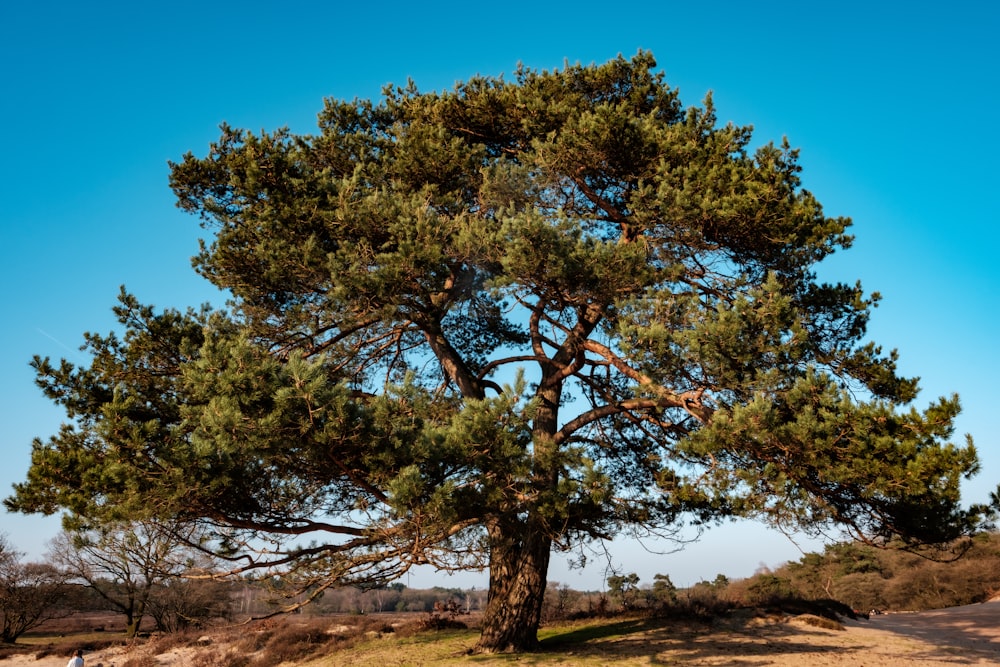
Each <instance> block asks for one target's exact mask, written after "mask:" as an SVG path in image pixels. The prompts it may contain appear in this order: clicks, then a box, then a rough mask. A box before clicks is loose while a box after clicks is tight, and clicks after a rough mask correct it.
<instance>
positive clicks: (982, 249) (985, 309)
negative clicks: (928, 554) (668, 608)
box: [0, 0, 1000, 588]
mask: <svg viewBox="0 0 1000 667" xmlns="http://www.w3.org/2000/svg"><path fill="white" fill-rule="evenodd" d="M338 4H339V3H333V2H325V3H320V2H315V3H309V2H297V1H289V2H282V3H264V2H238V3H237V2H211V1H205V2H198V3H191V2H171V3H169V4H168V3H148V5H147V3H102V2H94V3H77V2H72V3H71V2H45V1H44V0H41V1H39V2H34V3H31V5H30V6H29V5H28V4H27V3H24V2H8V3H4V5H3V8H0V62H2V63H3V66H2V69H0V77H2V81H3V88H2V91H0V121H2V128H3V132H4V137H3V149H4V159H3V160H0V195H2V207H0V233H2V239H0V271H2V279H3V285H4V287H5V290H4V292H3V297H2V298H3V303H2V305H3V308H2V311H0V312H2V319H3V325H2V326H0V493H3V494H4V495H6V494H7V493H8V492H9V489H10V485H11V484H13V483H15V482H17V481H20V480H21V479H23V477H24V474H25V471H26V470H27V466H28V460H29V452H30V443H31V440H32V438H33V437H36V436H41V437H43V438H44V437H48V435H50V434H52V433H54V432H55V431H56V430H57V428H58V425H59V423H60V421H61V414H60V413H59V412H58V411H57V410H56V409H55V407H54V406H52V405H50V404H48V403H47V402H46V401H45V400H44V399H43V397H42V396H41V394H40V392H39V391H38V390H37V389H36V388H35V386H34V384H33V374H32V372H31V370H30V368H29V367H28V362H29V361H30V359H31V357H32V355H34V354H39V355H42V356H51V357H53V358H56V359H58V358H61V357H66V358H68V359H70V360H73V361H83V359H82V357H81V355H80V354H79V352H77V348H78V347H79V344H80V343H81V342H82V334H83V332H84V331H96V332H106V331H108V330H109V329H110V328H111V327H112V325H113V318H112V316H111V312H110V308H111V306H112V305H113V303H114V300H115V296H116V294H117V292H118V286H119V285H121V284H125V285H126V286H127V287H128V288H129V289H130V290H131V291H132V292H134V293H135V294H136V295H137V296H138V297H139V298H140V300H142V301H144V302H147V303H153V304H156V305H157V306H159V307H166V306H172V307H186V306H188V305H196V304H199V303H201V302H204V301H208V300H215V301H218V300H219V299H218V297H217V295H216V294H215V292H214V291H213V288H212V287H211V286H210V285H209V284H208V283H206V282H204V281H202V280H201V279H200V278H198V276H196V275H195V274H194V272H193V271H192V270H191V268H190V260H189V258H190V256H191V255H193V254H194V252H195V251H196V249H197V239H198V238H199V236H201V235H202V231H201V230H200V229H199V228H198V225H197V221H196V220H195V219H193V218H191V217H189V216H185V215H183V214H182V213H181V212H180V211H178V210H177V209H176V208H175V207H174V202H173V198H172V195H171V193H170V191H169V189H168V187H167V173H168V170H167V160H171V159H172V160H177V159H179V158H180V157H181V156H182V155H183V154H184V153H185V152H187V151H193V152H194V153H196V154H204V152H205V150H206V148H207V146H208V143H209V142H210V141H212V140H213V139H215V138H217V136H218V131H217V128H218V125H219V123H221V122H222V121H226V122H228V123H230V124H232V125H235V126H238V127H246V128H250V129H254V130H259V129H262V128H263V129H274V128H276V127H279V126H284V125H287V126H289V127H290V128H291V129H292V130H293V131H297V132H310V131H312V129H313V128H314V127H315V115H316V113H317V112H318V111H319V110H320V108H321V106H322V100H323V98H324V97H336V98H353V97H377V96H378V95H379V94H380V91H381V89H382V86H383V85H384V84H386V83H405V82H406V80H407V78H412V79H413V80H414V81H415V82H416V83H417V85H418V86H419V87H420V88H421V89H424V90H430V89H441V88H450V87H451V86H452V85H454V83H455V82H456V81H459V80H462V79H465V78H468V77H469V76H471V75H474V74H483V75H499V74H501V73H508V74H509V73H510V72H512V71H513V70H514V68H515V67H516V65H517V63H518V62H523V63H524V64H525V65H527V66H529V67H532V68H537V69H552V68H556V67H561V66H562V65H563V63H564V61H566V60H568V61H570V62H574V63H575V62H581V63H584V64H588V63H592V62H603V61H606V60H608V59H610V58H613V57H615V56H616V55H618V54H619V53H620V54H624V55H626V56H630V55H633V54H634V53H635V52H636V51H637V50H639V49H645V50H650V51H652V52H653V54H654V55H655V56H656V58H657V60H658V62H659V65H660V67H661V68H662V69H663V71H664V72H665V73H666V77H667V80H668V82H669V83H670V84H671V85H673V86H675V87H677V88H679V89H680V92H681V97H682V100H683V101H684V103H685V104H686V105H694V104H698V103H700V102H701V100H702V98H703V97H704V95H705V93H706V92H707V91H709V90H712V91H713V93H714V98H715V103H716V107H717V109H718V114H719V118H720V120H721V121H722V122H726V121H733V122H735V123H737V124H752V125H754V127H755V128H756V132H755V136H756V139H757V141H758V142H761V143H763V142H766V141H771V140H774V141H780V140H781V138H782V136H787V137H788V138H789V140H790V142H791V143H792V145H793V146H796V147H799V148H800V149H801V151H802V154H801V163H802V165H803V167H804V171H803V174H802V177H803V182H804V185H805V187H806V188H807V189H809V190H811V191H812V192H814V193H815V194H816V195H817V197H818V198H819V200H820V201H821V202H823V204H824V206H825V208H826V211H827V213H828V214H830V215H845V216H850V217H852V218H853V219H854V223H855V226H854V230H853V231H854V233H855V234H856V236H857V241H856V244H855V247H854V248H852V249H851V250H850V251H848V252H846V253H843V254H842V255H841V256H838V257H835V258H832V259H831V260H830V261H828V262H826V263H825V265H824V267H823V269H822V273H823V275H824V276H825V277H827V278H829V279H831V280H843V281H848V282H853V281H854V280H856V279H860V280H862V282H863V284H864V285H865V287H866V288H867V289H868V290H877V291H879V292H881V293H882V295H883V297H884V300H883V303H882V305H881V306H880V308H879V309H878V310H877V311H876V313H875V317H874V321H873V324H872V326H871V328H870V333H871V337H872V338H873V339H874V340H876V341H878V342H880V343H882V344H883V345H885V346H886V347H888V348H893V347H895V348H898V350H899V352H900V355H901V368H902V370H903V372H904V373H906V374H908V375H918V376H920V377H921V378H922V386H923V392H922V394H921V396H920V398H919V399H918V401H917V406H918V407H921V406H924V405H926V404H927V402H929V401H930V400H932V399H933V398H935V397H937V396H939V395H945V394H951V393H953V392H957V393H959V394H960V395H961V397H962V401H963V406H964V413H963V415H962V417H961V419H960V420H959V423H958V428H959V432H958V433H957V434H956V439H959V440H960V439H961V438H962V436H963V434H964V433H970V434H972V435H973V437H974V438H975V440H976V444H977V447H978V448H979V452H980V456H981V459H982V462H983V471H982V473H981V474H980V475H979V476H978V477H977V478H976V479H975V480H973V481H972V482H971V483H969V484H968V485H967V489H966V490H967V497H968V499H969V500H981V499H983V498H985V496H986V494H987V493H988V491H989V490H991V489H992V488H994V487H995V486H996V485H997V483H998V482H1000V447H998V444H1000V443H998V442H997V440H998V430H1000V429H998V428H997V427H998V422H1000V416H998V415H1000V410H997V409H996V408H995V406H994V403H995V402H996V399H997V395H998V393H1000V392H998V391H997V389H996V383H997V379H998V378H1000V353H998V351H997V347H996V344H995V342H996V336H995V331H996V328H997V324H998V321H1000V307H998V306H1000V296H998V294H1000V277H998V273H997V267H998V266H1000V262H998V260H1000V243H998V242H1000V227H998V224H997V223H998V222H1000V215H998V213H997V210H998V209H997V207H996V205H995V203H994V201H993V200H994V198H995V196H996V193H997V183H998V180H1000V179H998V176H1000V168H998V166H997V162H996V159H995V156H994V152H995V150H996V149H995V145H994V143H995V138H994V136H993V135H994V132H995V125H996V123H997V121H998V120H1000V119H998V112H997V109H998V106H1000V96H998V92H997V91H998V89H1000V85H998V84H1000V81H998V79H1000V75H998V71H1000V40H997V39H996V32H997V31H998V29H1000V5H997V4H996V3H988V2H982V1H977V2H971V1H965V0H958V1H953V2H947V3H930V2H905V3H904V2H886V3H879V4H877V5H876V6H871V5H874V4H875V3H870V2H864V3H863V2H854V1H848V2H839V3H801V2H798V3H796V2H759V3H748V2H716V3H711V4H709V3H704V4H703V3H692V2H673V1H662V2H649V3H617V4H614V5H608V4H607V3H589V2H575V3H539V2H531V3H527V2H520V1H517V2H507V3H503V4H499V3H395V2H381V3H372V4H365V3H350V4H349V6H346V7H343V8H341V7H338V6H337V5H338ZM345 4H346V3H345ZM157 5H159V7H158V6H157ZM57 530H58V522H57V521H55V520H45V519H40V518H39V517H23V516H12V515H8V514H5V513H3V512H2V510H0V532H2V533H5V534H6V536H7V538H8V539H9V540H10V541H11V542H12V543H13V544H14V545H15V546H16V547H18V548H19V549H20V550H22V551H25V552H27V553H28V554H29V556H32V557H40V555H41V554H42V553H43V552H44V550H45V543H46V542H47V540H48V539H50V538H51V537H52V536H53V535H54V534H55V532H56V531H57ZM648 546H649V547H650V549H652V550H666V549H669V548H670V545H656V544H651V545H648ZM803 546H805V547H806V548H814V546H815V545H814V544H813V543H805V544H804V545H803ZM799 555H800V553H799V551H798V550H797V547H796V546H795V545H794V544H792V543H791V542H789V541H788V540H787V539H786V538H785V537H783V536H780V535H776V534H774V533H770V532H768V531H766V530H765V529H763V528H761V527H760V526H757V525H739V526H727V527H722V528H719V529H715V530H714V531H713V532H712V533H710V534H709V535H707V536H706V537H705V538H703V539H702V540H701V541H700V542H699V543H697V544H695V545H692V546H689V547H688V548H687V549H685V550H684V551H682V552H679V553H673V554H670V555H665V556H664V555H654V554H651V553H649V552H648V551H647V550H645V549H642V548H640V547H638V546H636V545H635V544H632V543H621V544H618V545H615V547H614V549H613V551H612V557H611V563H612V564H613V565H615V566H618V567H621V568H623V569H624V571H626V572H631V571H636V572H638V573H639V574H640V577H641V579H642V581H644V582H646V583H651V582H652V576H653V574H654V573H657V572H662V573H667V574H670V575H671V577H672V579H673V580H674V582H675V583H677V584H679V585H685V584H689V583H694V582H696V581H698V580H699V579H711V578H714V576H715V575H716V574H717V573H723V574H726V575H728V576H731V577H742V576H748V575H750V574H752V573H753V571H754V570H756V569H757V568H758V567H759V566H761V565H767V566H775V565H779V564H780V563H782V562H784V561H786V560H789V559H797V558H798V557H799ZM596 560H597V561H598V562H599V563H600V561H601V559H596ZM603 564H605V563H600V564H599V565H597V566H593V567H590V568H588V569H586V570H584V571H583V572H582V573H581V572H577V571H573V572H570V571H568V570H567V569H566V567H565V565H564V564H563V563H562V562H561V561H558V560H557V562H556V563H555V565H554V566H553V570H552V573H551V577H550V578H551V579H553V580H556V581H562V582H565V583H568V584H570V585H572V586H574V587H580V588H586V587H591V588H593V587H598V586H599V585H600V582H601V581H602V580H603V577H604V571H603V569H602V565H603ZM484 582H485V578H478V579H477V578H475V577H462V578H457V579H453V580H449V581H448V583H449V584H450V585H473V584H477V583H479V584H480V585H481V584H482V583H484ZM432 583H437V581H436V580H435V579H434V577H431V576H429V575H428V576H426V577H417V578H415V579H414V580H412V581H411V585H415V586H416V585H423V584H428V585H430V584H432Z"/></svg>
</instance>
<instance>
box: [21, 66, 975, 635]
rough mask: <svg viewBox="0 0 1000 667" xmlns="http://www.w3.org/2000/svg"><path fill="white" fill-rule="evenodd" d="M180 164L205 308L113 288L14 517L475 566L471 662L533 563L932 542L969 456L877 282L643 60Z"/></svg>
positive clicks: (507, 617)
mask: <svg viewBox="0 0 1000 667" xmlns="http://www.w3.org/2000/svg"><path fill="white" fill-rule="evenodd" d="M318 125H319V126H318V132H317V133H316V134H312V135H297V134H293V133H292V132H290V131H288V130H287V129H279V130H276V131H273V132H260V133H254V132H250V131H245V130H241V129H236V128H232V127H229V126H228V125H223V126H222V128H221V136H220V138H219V140H218V141H217V142H215V143H213V144H212V145H211V146H210V148H209V150H208V153H207V155H205V156H204V157H198V156H195V155H193V154H188V155H185V156H184V157H183V159H182V160H180V161H179V162H176V163H172V164H171V178H170V184H171V187H172V188H173V191H174V192H175V194H176V196H177V199H178V205H179V206H180V207H181V208H182V209H183V210H185V211H188V212H191V213H193V214H195V215H198V216H200V217H201V219H202V220H203V223H204V228H205V229H206V230H207V232H208V234H209V236H208V239H207V240H205V241H203V242H202V245H201V249H200V252H199V253H198V255H197V256H196V257H195V259H194V265H195V268H196V270H197V271H198V272H199V273H200V274H201V275H203V276H204V277H205V278H207V279H208V280H210V281H212V282H213V283H214V284H215V285H217V286H218V287H219V288H220V289H222V290H225V291H227V292H228V294H229V295H231V302H230V305H229V308H228V309H227V310H226V311H212V310H211V309H208V308H202V309H201V310H193V309H192V310H188V311H186V312H181V311H174V310H166V311H162V312H157V311H156V310H155V309H153V308H152V307H150V306H145V305H142V304H141V303H140V302H139V301H138V300H137V299H136V298H135V297H133V296H131V295H129V294H127V293H125V292H124V290H123V293H122V295H121V297H120V302H119V305H118V306H117V307H116V313H117V314H118V317H119V320H120V322H121V324H122V332H123V333H122V332H119V333H118V334H115V333H112V334H108V335H95V334H88V335H87V337H86V348H87V349H88V350H89V352H90V353H91V354H92V361H91V362H90V365H89V366H77V365H73V364H70V363H68V362H66V361H63V362H62V363H61V364H59V365H54V364H52V363H51V362H50V361H49V360H48V359H38V358H36V359H35V361H34V366H35V368H36V370H37V375H38V382H39V384H40V386H41V387H42V388H43V390H44V391H45V392H46V394H47V395H48V396H49V397H50V398H51V399H52V400H54V401H55V402H57V403H59V404H61V405H62V406H64V407H65V408H66V410H67V414H68V417H69V423H68V424H67V425H65V426H64V427H63V429H62V430H61V431H60V432H59V433H58V434H57V435H55V436H54V437H52V438H50V439H49V440H47V441H42V440H36V441H35V443H34V447H33V458H32V466H31V468H30V470H29V472H28V479H27V480H26V481H25V482H24V483H22V484H19V485H17V486H16V488H15V493H14V495H13V496H12V497H11V498H8V499H7V501H6V504H7V506H8V507H9V508H12V509H16V510H19V511H25V512H34V511H42V512H55V511H58V510H59V509H60V508H64V509H67V510H69V512H71V513H72V514H73V515H75V516H80V517H87V518H88V519H89V520H115V519H119V518H122V517H128V516H137V515H146V514H155V515H159V516H162V517H169V518H173V519H177V518H181V519H185V520H188V521H192V522H198V523H201V524H203V527H205V528H207V529H209V530H210V531H211V532H212V534H213V536H214V538H215V540H216V542H215V543H216V544H217V545H218V549H217V551H218V552H219V553H220V554H221V555H223V556H225V557H227V558H229V559H230V560H231V562H232V563H233V564H234V568H253V567H264V566H267V567H282V568H286V569H288V570H290V571H294V572H295V573H296V574H297V576H299V577H302V581H303V582H304V583H308V584H310V585H312V586H314V587H315V588H314V589H315V590H318V589H320V588H322V587H324V586H329V585H336V584H340V583H364V582H367V583H380V582H381V583H384V582H385V581H388V580H391V579H393V578H396V577H398V576H400V575H401V574H402V573H404V572H405V571H406V570H407V569H408V568H410V567H412V566H414V565H418V564H431V565H434V566H436V567H439V568H442V569H446V570H448V569H455V568H467V567H488V568H489V572H490V595H489V604H488V608H487V611H486V616H485V619H484V626H483V636H482V638H481V640H480V645H479V649H480V650H483V651H498V650H511V649H513V650H521V649H527V648H531V647H532V646H533V645H534V643H535V641H536V639H535V631H536V629H537V626H538V622H539V614H540V610H541V597H542V595H543V594H544V591H545V574H546V570H547V567H548V561H549V555H550V553H551V551H552V550H553V548H556V549H569V548H573V547H574V546H577V545H579V544H582V543H586V542H587V541H589V540H594V539H605V538H610V537H613V536H615V535H616V534H619V533H621V532H622V531H629V530H632V531H640V532H641V531H656V530H663V529H670V528H671V527H676V526H679V525H681V524H683V523H685V522H695V523H706V522H712V521H717V520H721V519H725V518H728V517H736V516H750V517H757V518H760V519H763V520H764V521H767V522H769V523H771V524H774V525H777V526H779V527H781V528H782V529H786V530H825V529H828V528H830V527H832V526H839V527H842V528H844V529H846V531H848V532H849V533H850V534H851V535H853V536H855V537H859V538H861V539H865V540H869V541H874V542H884V541H888V540H890V539H899V540H903V541H913V542H942V541H947V540H951V539H953V538H955V537H958V536H960V535H964V534H968V533H970V532H972V531H974V530H975V529H976V528H977V526H978V525H979V523H980V522H981V520H982V519H983V517H984V515H985V512H986V508H985V507H982V506H973V507H972V508H970V509H963V508H962V505H961V503H960V497H959V484H960V481H961V480H962V479H963V478H965V477H967V476H969V475H972V474H973V473H975V472H976V471H977V468H978V462H977V456H976V452H975V449H974V447H973V445H972V442H971V440H967V441H966V442H965V444H964V445H955V444H952V443H951V442H950V438H951V437H952V435H953V420H954V418H955V416H956V415H957V414H958V411H959V401H958V398H957V397H956V396H953V397H946V398H941V399H939V400H937V401H935V402H933V403H932V404H931V405H930V406H929V407H928V408H926V409H925V410H923V411H921V410H918V409H915V408H913V407H911V406H910V403H911V402H912V401H913V399H914V398H915V397H916V395H917V382H916V380H915V379H910V378H904V377H900V376H899V375H898V373H897V369H896V354H895V352H884V351H883V350H882V348H880V347H879V346H878V345H876V344H874V343H872V342H870V341H868V340H867V338H866V326H867V324H868V320H869V316H870V315H871V313H872V309H873V307H874V306H875V305H876V303H877V301H878V295H877V294H866V293H865V291H864V290H863V289H862V287H861V285H860V284H841V283H837V284H830V283H827V282H822V281H820V280H819V279H818V278H817V274H816V265H817V263H818V262H820V261H821V260H823V259H824V258H825V257H827V256H829V255H830V254H831V253H833V252H836V251H838V250H840V249H844V248H847V247H849V246H850V243H851V240H852V239H851V236H850V235H849V234H848V233H847V230H848V227H849V225H850V221H849V220H848V219H846V218H838V217H827V216H826V215H825V214H824V212H823V209H822V207H821V205H820V204H819V202H818V201H817V200H816V198H815V197H814V196H813V195H812V194H811V193H810V192H809V191H807V190H805V189H804V188H803V187H802V184H801V182H800V178H799V174H800V167H799V164H798V153H797V151H796V150H794V149H792V148H791V147H790V145H789V144H788V143H787V142H784V143H782V144H780V145H775V144H773V143H769V144H765V145H762V146H759V147H757V148H754V147H753V146H752V144H751V141H752V135H751V129H750V128H748V127H738V126H735V125H732V124H729V125H720V124H719V123H718V121H717V118H716V115H715V112H714V108H713V105H712V101H711V98H710V97H709V98H707V99H706V100H705V101H704V102H703V104H702V105H701V106H693V107H689V108H684V107H683V106H682V104H681V102H680V99H679V97H678V94H677V91H676V90H674V89H672V88H670V87H669V86H668V85H667V84H666V83H665V81H664V79H663V75H662V74H661V73H659V72H657V71H656V64H655V61H654V59H653V57H652V56H651V55H650V54H648V53H639V54H638V55H637V56H635V57H633V58H631V59H624V58H620V57H619V58H617V59H615V60H612V61H610V62H608V63H605V64H602V65H591V66H580V65H567V66H566V67H564V68H563V69H561V70H554V71H535V70H529V69H524V68H519V69H518V70H517V71H516V73H515V74H514V76H513V78H512V80H510V81H508V80H506V79H505V78H503V77H499V78H487V77H476V78H472V79H470V80H468V81H466V82H463V83H460V84H458V85H457V86H456V87H455V88H454V89H453V90H449V91H443V92H421V91H419V90H418V89H417V87H416V86H415V85H414V84H412V83H410V84H409V85H407V86H405V87H390V88H387V89H386V90H385V91H384V95H383V97H382V98H381V99H380V100H377V101H371V100H365V99H355V100H351V101H343V100H335V99H328V100H326V102H325V104H324V107H323V110H322V111H321V112H320V114H319V124H318Z"/></svg>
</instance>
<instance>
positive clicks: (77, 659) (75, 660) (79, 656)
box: [66, 649, 83, 667]
mask: <svg viewBox="0 0 1000 667" xmlns="http://www.w3.org/2000/svg"><path fill="white" fill-rule="evenodd" d="M66 667H83V651H81V650H80V649H76V653H74V654H73V657H72V658H70V659H69V663H67V665H66Z"/></svg>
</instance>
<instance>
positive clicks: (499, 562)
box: [475, 520, 552, 653]
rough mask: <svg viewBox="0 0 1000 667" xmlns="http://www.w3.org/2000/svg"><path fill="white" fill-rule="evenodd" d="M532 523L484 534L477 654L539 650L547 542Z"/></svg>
mask: <svg viewBox="0 0 1000 667" xmlns="http://www.w3.org/2000/svg"><path fill="white" fill-rule="evenodd" d="M532 523H533V522H532V521H530V520H529V521H528V522H527V525H525V524H523V523H518V525H516V526H506V528H504V527H501V526H491V527H490V528H489V538H490V590H489V594H488V597H487V602H486V611H485V612H484V614H483V622H482V635H481V636H480V637H479V643H478V644H476V648H475V651H476V652H477V653H511V652H522V651H531V650H534V649H536V648H537V647H538V624H539V623H540V622H541V618H542V599H543V597H544V596H545V584H546V576H547V574H548V569H549V556H550V554H551V549H552V539H551V537H549V536H548V535H547V534H546V533H545V532H544V531H542V530H541V529H540V528H539V527H537V526H532V525H531V524H532Z"/></svg>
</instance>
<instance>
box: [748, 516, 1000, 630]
mask: <svg viewBox="0 0 1000 667" xmlns="http://www.w3.org/2000/svg"><path fill="white" fill-rule="evenodd" d="M951 547H952V549H951V551H952V553H953V554H956V555H960V557H959V558H953V559H950V560H941V559H940V558H939V557H940V555H941V552H940V551H935V552H932V553H929V554H928V553H925V552H913V551H907V550H902V549H878V548H874V547H872V546H869V545H866V544H861V543H856V542H854V543H851V542H845V543H836V544H830V545H827V547H826V548H825V550H824V552H823V553H821V554H817V553H811V554H806V555H804V556H803V557H802V558H801V559H799V560H798V561H797V562H791V563H787V564H786V565H784V566H782V567H781V568H779V569H777V570H776V571H775V572H774V573H768V574H766V575H758V576H756V577H754V578H752V579H751V580H749V581H748V582H746V583H747V584H748V585H750V584H753V583H754V582H757V581H759V580H762V579H767V578H769V577H777V578H780V579H781V580H783V581H787V582H788V586H789V587H790V588H791V590H792V592H793V593H794V595H795V596H797V597H802V598H805V599H813V600H815V599H821V598H832V599H836V600H839V601H841V602H843V603H845V604H846V605H848V606H850V607H851V608H853V609H857V610H861V611H868V610H870V609H895V610H914V611H919V610H925V609H939V608H943V607H955V606H961V605H966V604H973V603H976V602H984V601H986V600H988V599H990V598H992V597H993V596H994V595H996V594H997V593H998V592H1000V584H998V582H1000V535H998V534H997V533H994V532H986V533H981V534H979V535H977V536H975V537H974V538H972V539H971V540H963V541H961V542H959V543H956V544H953V545H951ZM930 556H933V558H932V557H930ZM741 597H746V594H743V595H742V596H741Z"/></svg>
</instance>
